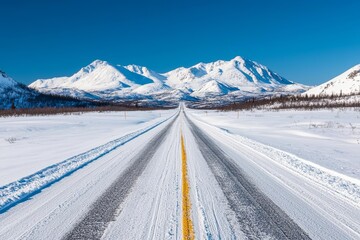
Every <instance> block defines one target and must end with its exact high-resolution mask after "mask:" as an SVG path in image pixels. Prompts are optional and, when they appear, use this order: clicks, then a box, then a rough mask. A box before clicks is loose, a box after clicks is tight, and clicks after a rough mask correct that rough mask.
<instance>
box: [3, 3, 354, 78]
mask: <svg viewBox="0 0 360 240" xmlns="http://www.w3.org/2000/svg"><path fill="white" fill-rule="evenodd" d="M359 10H360V1H356V0H352V1H350V0H338V1H334V0H303V1H291V0H282V1H280V0H273V1H271V0H267V1H265V0H263V1H261V0H258V1H255V0H253V1H252V0H248V1H241V0H239V1H227V0H222V1H211V0H209V1H203V0H200V1H196V0H194V1H188V0H184V1H174V0H156V1H145V0H144V1H141V0H139V1H135V0H124V1H110V0H87V1H80V0H61V1H47V0H33V1H29V0H0V31H1V33H0V69H2V70H4V71H5V72H7V73H8V75H10V76H11V77H13V78H14V79H15V80H17V81H20V82H23V83H26V84H28V83H30V82H32V81H34V80H36V79H38V78H49V77H55V76H66V75H71V74H73V73H74V72H76V71H78V70H79V69H80V68H81V67H83V66H85V65H87V64H89V63H90V62H92V61H93V60H95V59H102V60H107V61H109V62H111V63H118V64H132V63H135V64H139V65H144V66H147V67H149V68H152V69H154V70H155V71H159V72H166V71H168V70H171V69H173V68H176V67H179V66H185V67H189V66H191V65H193V64H196V63H198V62H200V61H202V62H210V61H214V60H218V59H224V60H228V59H231V58H233V57H235V56H237V55H240V56H243V57H245V58H248V59H251V60H255V61H257V62H259V63H261V64H264V65H266V66H268V67H269V68H270V69H272V70H274V71H276V72H278V73H279V74H280V75H282V76H284V77H286V78H288V79H289V80H293V81H296V82H300V83H304V84H309V85H315V84H319V83H322V82H324V81H327V80H329V79H330V78H331V77H334V76H336V75H338V74H340V73H341V72H343V71H345V70H346V69H348V68H350V67H352V66H353V65H355V64H359V63H360V15H359Z"/></svg>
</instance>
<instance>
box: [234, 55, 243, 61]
mask: <svg viewBox="0 0 360 240" xmlns="http://www.w3.org/2000/svg"><path fill="white" fill-rule="evenodd" d="M232 60H233V61H238V62H244V61H245V59H244V58H243V57H240V56H236V57H234V58H233V59H232Z"/></svg>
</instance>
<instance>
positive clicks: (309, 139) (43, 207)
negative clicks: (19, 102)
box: [0, 108, 360, 240]
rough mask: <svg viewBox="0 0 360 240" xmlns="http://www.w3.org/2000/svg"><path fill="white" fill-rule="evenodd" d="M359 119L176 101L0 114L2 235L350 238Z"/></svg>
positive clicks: (356, 199) (355, 230)
mask: <svg viewBox="0 0 360 240" xmlns="http://www.w3.org/2000/svg"><path fill="white" fill-rule="evenodd" d="M183 110H184V111H183ZM177 113H179V114H177ZM359 119H360V112H358V111H355V110H346V111H342V110H334V111H330V110H321V111H279V112H272V111H254V112H239V113H237V112H217V111H199V110H190V109H181V108H180V109H176V110H168V111H151V112H127V113H126V117H125V113H124V112H112V113H110V112H109V113H86V114H81V115H66V116H64V115H56V116H43V117H17V118H0V138H1V139H3V140H2V141H3V142H2V143H1V145H0V147H1V149H0V150H1V151H0V156H1V158H0V176H1V178H0V223H1V227H0V239H37V240H38V239H50V238H51V239H63V238H64V237H65V239H72V237H74V238H77V239H78V238H79V239H89V238H97V239H98V238H99V236H101V237H102V239H119V238H121V239H181V238H186V235H185V232H184V229H185V227H184V226H185V225H186V226H188V227H186V228H187V229H190V231H192V232H193V236H195V239H254V238H255V239H294V238H296V239H309V238H312V239H339V240H340V239H341V240H342V239H359V238H360V173H359V171H360V165H359V160H358V156H360V152H359V151H360V150H359V149H360V148H359V146H360V144H359V137H360V124H359ZM181 136H183V139H184V144H183V145H182V144H181ZM184 159H185V160H186V161H185V160H184ZM184 161H185V165H184ZM184 166H185V168H186V169H187V174H186V176H187V177H184V175H183V173H184ZM184 179H186V180H184ZM184 181H185V182H186V184H187V186H188V189H189V190H188V194H189V201H190V205H189V206H187V207H189V208H190V209H186V211H189V213H190V215H184V212H186V211H185V207H184V201H185V200H184V190H183V189H184ZM29 196H30V197H29ZM6 204H7V205H6ZM4 206H5V207H4ZM6 206H7V207H6ZM189 226H190V227H189ZM190 235H191V234H190ZM95 236H97V237H95ZM189 239H191V238H189Z"/></svg>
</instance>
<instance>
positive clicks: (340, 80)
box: [304, 64, 360, 96]
mask: <svg viewBox="0 0 360 240" xmlns="http://www.w3.org/2000/svg"><path fill="white" fill-rule="evenodd" d="M304 94H307V95H316V96H318V95H321V96H331V95H340V94H345V95H347V94H360V64H358V65H356V66H354V67H352V68H350V69H349V70H347V71H345V72H344V73H342V74H340V75H339V76H337V77H335V78H333V79H331V80H330V81H328V82H325V83H323V84H321V85H319V86H317V87H314V88H311V89H310V90H308V91H307V92H305V93H304Z"/></svg>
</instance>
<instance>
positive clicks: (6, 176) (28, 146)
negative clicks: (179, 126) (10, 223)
mask: <svg viewBox="0 0 360 240" xmlns="http://www.w3.org/2000/svg"><path fill="white" fill-rule="evenodd" d="M172 114H174V111H136V112H135V111H134V112H107V113H84V114H72V115H52V116H30V117H28V116H27V117H7V118H0V186H3V185H5V184H7V183H9V182H12V181H15V180H17V179H20V178H21V177H24V176H27V175H29V174H32V173H34V172H36V171H38V170H40V169H43V168H45V167H47V166H50V165H52V164H55V163H59V162H62V161H64V160H66V159H68V158H70V157H73V156H75V155H78V154H81V153H84V152H87V151H89V150H91V149H93V148H95V147H98V146H100V145H103V144H106V143H108V142H110V141H112V140H116V139H118V138H120V137H122V136H125V135H127V134H129V133H132V132H134V131H136V130H140V129H143V128H145V127H148V126H151V125H153V124H155V123H157V122H160V121H161V120H164V119H167V118H168V117H169V116H171V115H172Z"/></svg>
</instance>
